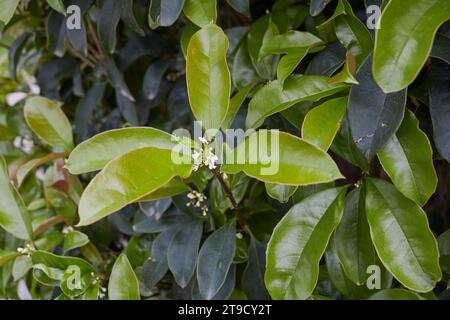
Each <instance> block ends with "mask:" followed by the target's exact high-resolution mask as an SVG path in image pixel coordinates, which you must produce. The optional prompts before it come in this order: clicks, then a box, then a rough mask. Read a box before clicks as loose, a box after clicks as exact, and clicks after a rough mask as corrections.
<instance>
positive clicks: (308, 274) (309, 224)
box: [265, 187, 346, 300]
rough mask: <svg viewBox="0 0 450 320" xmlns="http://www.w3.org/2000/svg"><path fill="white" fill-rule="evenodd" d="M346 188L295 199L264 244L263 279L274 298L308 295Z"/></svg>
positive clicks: (311, 289)
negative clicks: (265, 248)
mask: <svg viewBox="0 0 450 320" xmlns="http://www.w3.org/2000/svg"><path fill="white" fill-rule="evenodd" d="M345 192H346V188H343V187H342V188H332V189H328V190H325V191H322V192H319V193H316V194H314V195H312V196H310V197H308V198H306V199H305V200H304V201H302V202H300V203H298V204H297V205H295V206H294V207H292V209H291V210H289V212H288V213H287V214H286V215H285V216H284V217H283V219H281V221H280V222H279V223H278V225H277V226H276V227H275V229H274V231H273V234H272V237H271V238H270V241H269V244H268V247H267V263H266V275H265V283H266V286H267V289H268V290H269V293H270V295H271V296H272V298H274V299H278V300H279V299H291V300H292V299H302V300H303V299H307V298H309V297H310V296H311V294H312V293H313V291H314V288H315V287H316V284H317V280H318V277H319V262H320V258H321V257H322V255H323V253H324V252H325V249H326V247H327V245H328V241H329V240H330V237H331V234H332V233H333V231H334V229H335V228H336V226H337V224H338V223H339V221H340V219H341V217H342V212H343V208H344V197H345Z"/></svg>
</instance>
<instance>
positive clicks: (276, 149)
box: [222, 130, 342, 186]
mask: <svg viewBox="0 0 450 320" xmlns="http://www.w3.org/2000/svg"><path fill="white" fill-rule="evenodd" d="M262 146H265V147H262ZM222 171H224V172H226V173H230V174H234V173H237V172H240V171H244V172H245V173H246V174H247V175H248V176H251V177H253V178H256V179H259V180H261V181H264V182H269V183H276V184H287V185H292V186H297V185H308V184H316V183H325V182H331V181H334V180H337V179H340V178H342V175H341V173H340V172H339V169H338V167H337V166H336V164H335V163H334V161H333V159H332V158H331V157H330V156H329V155H328V154H327V153H326V152H324V151H323V150H320V149H319V148H317V147H316V146H314V145H312V144H310V143H308V142H306V141H305V140H302V139H300V138H297V137H295V136H293V135H291V134H289V133H285V132H278V131H274V130H272V131H268V130H259V131H257V132H255V133H254V134H252V135H251V136H250V137H248V138H247V139H246V140H245V142H244V143H242V144H240V145H239V146H238V147H237V148H236V149H233V150H226V153H225V164H224V165H222Z"/></svg>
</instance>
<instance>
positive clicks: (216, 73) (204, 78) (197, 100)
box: [186, 24, 231, 129]
mask: <svg viewBox="0 0 450 320" xmlns="http://www.w3.org/2000/svg"><path fill="white" fill-rule="evenodd" d="M227 50H228V38H227V36H226V35H225V33H224V32H223V31H222V29H220V28H219V27H218V26H216V25H214V24H210V25H208V26H206V27H204V28H202V29H200V30H199V31H198V32H197V33H195V34H194V35H193V36H192V38H191V40H190V42H189V46H188V50H187V51H188V52H187V58H186V77H187V87H188V95H189V102H190V104H191V109H192V112H193V113H194V115H195V117H196V118H197V120H198V121H201V122H202V126H203V128H205V129H219V128H220V126H221V125H222V122H223V121H224V120H225V117H226V115H227V110H228V105H229V102H230V91H231V77H230V71H229V70H228V65H227V58H226V55H227Z"/></svg>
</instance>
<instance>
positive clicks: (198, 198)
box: [186, 190, 208, 216]
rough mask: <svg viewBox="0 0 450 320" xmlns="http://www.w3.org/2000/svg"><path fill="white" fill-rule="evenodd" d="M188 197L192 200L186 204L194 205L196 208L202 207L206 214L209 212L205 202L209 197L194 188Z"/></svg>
mask: <svg viewBox="0 0 450 320" xmlns="http://www.w3.org/2000/svg"><path fill="white" fill-rule="evenodd" d="M187 197H188V199H189V200H190V201H189V202H188V203H187V204H186V205H187V206H188V207H190V206H192V205H193V206H194V207H196V208H200V210H202V213H203V215H204V216H206V214H207V213H208V206H207V205H206V204H205V202H206V200H207V198H206V196H205V195H204V194H203V193H201V192H198V191H195V190H192V191H191V192H189V193H188V194H187Z"/></svg>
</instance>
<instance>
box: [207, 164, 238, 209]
mask: <svg viewBox="0 0 450 320" xmlns="http://www.w3.org/2000/svg"><path fill="white" fill-rule="evenodd" d="M212 172H213V173H214V176H215V177H216V178H217V180H219V182H220V185H221V186H222V189H223V191H224V192H225V194H226V195H227V197H228V199H230V201H231V204H232V205H233V208H234V209H235V210H236V213H237V214H238V215H240V214H241V210H240V209H239V204H238V203H237V201H236V198H235V197H234V195H233V192H232V191H231V189H230V187H229V186H228V185H227V183H226V182H225V180H224V179H223V176H222V174H221V173H220V171H219V170H218V169H214V170H212Z"/></svg>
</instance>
